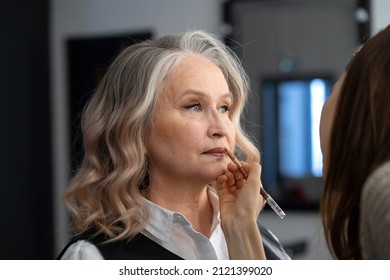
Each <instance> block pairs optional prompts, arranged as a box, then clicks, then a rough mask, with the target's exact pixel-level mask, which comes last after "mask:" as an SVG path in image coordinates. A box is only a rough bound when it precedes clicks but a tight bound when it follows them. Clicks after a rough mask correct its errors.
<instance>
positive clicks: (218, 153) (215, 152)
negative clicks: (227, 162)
mask: <svg viewBox="0 0 390 280" xmlns="http://www.w3.org/2000/svg"><path fill="white" fill-rule="evenodd" d="M225 151H226V149H225V148H213V149H210V150H207V151H206V152H204V153H203V154H206V155H211V156H214V157H218V158H222V157H225V154H226V153H225Z"/></svg>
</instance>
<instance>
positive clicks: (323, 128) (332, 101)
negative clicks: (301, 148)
mask: <svg viewBox="0 0 390 280" xmlns="http://www.w3.org/2000/svg"><path fill="white" fill-rule="evenodd" d="M344 78H345V73H344V74H343V75H342V76H341V77H340V79H339V80H338V81H337V82H336V84H335V85H334V86H333V91H332V94H331V95H330V96H329V98H328V100H327V101H326V102H325V104H324V107H323V108H322V114H321V120H320V142H321V150H322V155H323V161H324V164H323V170H322V174H323V177H324V178H325V177H326V174H327V170H328V168H327V164H328V163H327V160H328V154H327V153H328V150H329V138H330V133H331V129H332V123H333V119H334V114H335V110H336V105H337V101H338V99H339V95H340V91H341V87H342V84H343V82H344Z"/></svg>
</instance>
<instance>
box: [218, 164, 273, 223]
mask: <svg viewBox="0 0 390 280" xmlns="http://www.w3.org/2000/svg"><path fill="white" fill-rule="evenodd" d="M241 163H242V165H243V168H244V170H245V171H246V173H247V174H248V179H245V177H244V175H243V174H242V173H241V171H240V170H239V169H238V167H237V166H236V165H235V164H233V163H229V164H228V172H227V173H226V174H224V175H221V176H219V177H218V178H217V192H218V196H219V201H220V202H219V203H220V212H221V218H222V219H224V218H227V217H229V216H232V215H234V216H236V217H234V218H245V219H248V218H251V219H257V217H258V215H259V213H260V211H261V209H262V207H263V206H264V203H265V200H264V199H263V197H262V196H261V194H260V188H261V187H262V184H261V181H260V173H261V166H260V164H258V163H251V164H248V163H245V162H241Z"/></svg>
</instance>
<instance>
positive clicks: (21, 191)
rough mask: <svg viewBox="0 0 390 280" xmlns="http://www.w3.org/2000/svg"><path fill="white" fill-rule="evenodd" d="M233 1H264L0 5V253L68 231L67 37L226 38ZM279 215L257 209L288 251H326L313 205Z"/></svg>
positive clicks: (310, 255)
mask: <svg viewBox="0 0 390 280" xmlns="http://www.w3.org/2000/svg"><path fill="white" fill-rule="evenodd" d="M343 1H344V0H340V2H343ZM345 1H349V0H345ZM227 2H234V3H235V4H233V5H232V4H231V3H228V4H226V3H227ZM239 2H272V1H260V0H259V1H255V0H252V1H249V0H247V1H223V0H198V1H191V0H163V1H154V0H143V1H137V0H114V1H104V0H66V1H65V0H41V1H29V0H16V1H11V2H5V3H3V4H2V9H1V12H0V28H1V30H2V31H3V32H2V35H3V36H2V39H1V40H2V42H1V44H0V54H1V56H2V60H1V61H2V62H3V63H1V68H0V69H1V75H0V79H1V83H0V84H1V85H2V88H1V96H2V101H1V102H0V104H1V105H0V106H1V110H0V114H1V115H0V116H1V118H0V120H1V125H2V131H3V132H2V133H3V137H1V145H0V147H1V155H2V157H1V168H0V172H1V178H2V180H1V182H2V183H1V190H2V194H1V195H0V220H1V221H2V227H1V228H2V229H1V231H0V239H1V240H2V244H1V245H0V246H1V247H0V259H52V258H54V257H55V256H56V254H57V253H58V251H59V250H60V248H62V246H63V245H64V244H65V242H66V240H67V238H68V236H69V230H68V225H69V220H68V216H67V213H66V210H65V208H64V206H63V203H62V194H63V192H64V190H65V189H66V186H67V182H68V180H69V176H70V174H71V172H72V166H71V149H72V145H73V143H72V139H73V138H72V135H71V134H72V128H71V125H70V119H71V107H72V106H73V104H72V102H73V101H71V98H70V87H71V86H70V74H69V69H70V66H71V65H69V64H70V62H69V61H70V60H69V41H70V40H76V41H77V40H81V41H83V40H84V39H87V40H89V39H96V38H110V37H111V38H112V37H118V36H119V37H123V35H136V34H150V36H151V37H153V38H156V37H160V36H162V35H165V34H168V33H172V32H177V31H183V30H187V29H189V28H192V29H193V28H201V29H205V30H207V31H210V32H215V33H220V34H222V35H232V34H234V26H231V23H232V22H231V21H229V20H228V19H229V17H228V14H227V10H226V9H227V7H228V6H229V5H230V7H233V6H234V5H236V4H237V3H239ZM275 2H278V0H275ZM279 2H281V1H279ZM287 2H289V3H290V4H291V3H294V2H295V1H294V0H290V1H287ZM298 2H299V0H298ZM356 2H357V4H359V2H362V1H356ZM363 2H365V3H364V4H365V5H366V6H367V7H368V10H369V15H370V17H369V19H370V32H371V34H373V33H375V32H377V31H378V30H379V29H380V28H382V27H383V26H385V25H387V24H389V23H390V16H389V13H388V11H389V10H390V3H389V1H385V0H371V1H363ZM352 12H353V11H352ZM230 19H231V18H230ZM324 24H326V22H325V23H324ZM268 28H269V29H270V30H272V28H273V26H269V27H268ZM335 40H337V38H335ZM247 43H248V42H246V44H247ZM249 70H250V69H249ZM251 82H252V81H251ZM253 83H255V81H253ZM256 83H257V81H256ZM91 90H92V89H91ZM286 213H287V217H286V218H285V220H278V218H277V217H276V216H275V214H274V213H273V212H269V211H265V212H264V213H263V214H262V219H263V222H264V224H266V225H267V226H268V227H269V228H271V229H272V230H273V231H274V233H275V234H276V235H277V236H278V237H279V238H280V240H281V241H282V242H283V243H284V244H285V245H287V246H288V247H289V248H290V249H291V250H292V252H293V254H295V255H293V257H294V258H295V259H326V258H329V255H328V252H327V250H326V247H325V245H324V242H323V238H322V233H321V226H320V221H319V217H318V212H317V210H316V209H300V210H297V209H291V210H290V209H288V210H286Z"/></svg>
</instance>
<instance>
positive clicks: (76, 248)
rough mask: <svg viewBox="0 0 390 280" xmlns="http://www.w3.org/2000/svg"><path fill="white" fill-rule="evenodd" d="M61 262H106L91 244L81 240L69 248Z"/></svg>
mask: <svg viewBox="0 0 390 280" xmlns="http://www.w3.org/2000/svg"><path fill="white" fill-rule="evenodd" d="M61 260H104V258H103V256H102V254H101V253H100V251H99V249H98V248H97V247H96V246H95V245H93V244H92V243H91V242H89V241H87V240H79V241H77V242H75V243H73V244H72V245H70V246H69V248H68V249H67V250H66V251H65V253H64V255H63V256H62V258H61Z"/></svg>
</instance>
